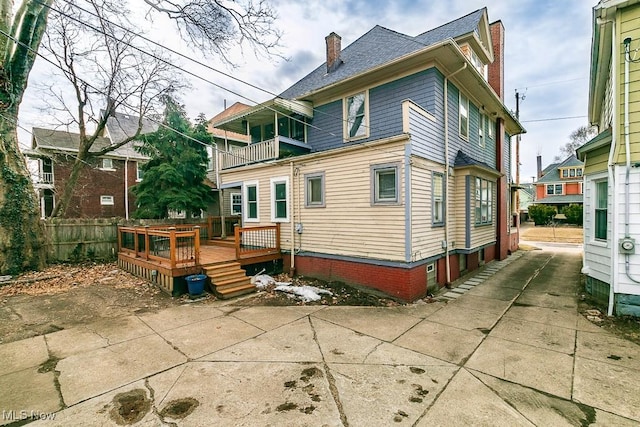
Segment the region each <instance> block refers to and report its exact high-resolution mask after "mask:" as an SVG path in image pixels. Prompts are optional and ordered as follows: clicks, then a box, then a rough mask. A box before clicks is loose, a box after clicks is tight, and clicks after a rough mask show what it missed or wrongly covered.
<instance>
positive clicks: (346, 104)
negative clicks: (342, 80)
mask: <svg viewBox="0 0 640 427" xmlns="http://www.w3.org/2000/svg"><path fill="white" fill-rule="evenodd" d="M343 108H344V111H343V116H344V139H345V141H352V140H354V139H360V138H366V137H368V136H369V121H368V116H369V97H368V95H367V92H366V91H364V92H359V93H356V94H355V95H351V96H348V97H346V98H344V100H343Z"/></svg>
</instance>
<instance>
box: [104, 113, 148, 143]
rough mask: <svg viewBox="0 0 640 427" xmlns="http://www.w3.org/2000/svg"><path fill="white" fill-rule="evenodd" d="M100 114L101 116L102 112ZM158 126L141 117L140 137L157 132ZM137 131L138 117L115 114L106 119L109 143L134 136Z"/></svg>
mask: <svg viewBox="0 0 640 427" xmlns="http://www.w3.org/2000/svg"><path fill="white" fill-rule="evenodd" d="M100 114H103V111H101V112H100ZM158 126H159V125H158V124H157V123H156V122H154V121H152V120H150V119H147V118H145V117H143V118H142V130H141V131H140V135H142V134H145V133H152V132H155V131H156V130H158ZM137 130H138V116H133V115H130V114H124V113H118V112H116V113H113V114H112V115H111V116H109V118H107V132H109V136H110V137H111V141H112V142H113V143H114V144H117V143H119V142H121V141H124V140H125V139H127V138H129V137H130V136H133V135H135V134H136V131H137Z"/></svg>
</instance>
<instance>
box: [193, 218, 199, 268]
mask: <svg viewBox="0 0 640 427" xmlns="http://www.w3.org/2000/svg"><path fill="white" fill-rule="evenodd" d="M193 231H195V234H196V235H195V237H194V239H193V245H194V246H193V250H194V254H193V255H194V260H195V262H196V265H200V226H199V225H196V226H195V227H193Z"/></svg>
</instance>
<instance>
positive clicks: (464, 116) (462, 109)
mask: <svg viewBox="0 0 640 427" xmlns="http://www.w3.org/2000/svg"><path fill="white" fill-rule="evenodd" d="M458 123H459V127H458V131H459V133H460V136H461V137H462V138H464V139H466V140H469V98H467V97H466V96H464V95H463V94H462V92H460V94H459V98H458Z"/></svg>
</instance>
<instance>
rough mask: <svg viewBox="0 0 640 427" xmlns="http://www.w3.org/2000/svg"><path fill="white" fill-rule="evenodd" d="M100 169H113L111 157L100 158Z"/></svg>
mask: <svg viewBox="0 0 640 427" xmlns="http://www.w3.org/2000/svg"><path fill="white" fill-rule="evenodd" d="M100 169H106V170H114V167H113V159H107V158H104V159H102V165H101V166H100Z"/></svg>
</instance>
